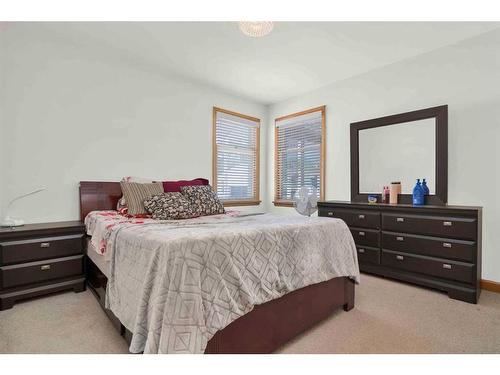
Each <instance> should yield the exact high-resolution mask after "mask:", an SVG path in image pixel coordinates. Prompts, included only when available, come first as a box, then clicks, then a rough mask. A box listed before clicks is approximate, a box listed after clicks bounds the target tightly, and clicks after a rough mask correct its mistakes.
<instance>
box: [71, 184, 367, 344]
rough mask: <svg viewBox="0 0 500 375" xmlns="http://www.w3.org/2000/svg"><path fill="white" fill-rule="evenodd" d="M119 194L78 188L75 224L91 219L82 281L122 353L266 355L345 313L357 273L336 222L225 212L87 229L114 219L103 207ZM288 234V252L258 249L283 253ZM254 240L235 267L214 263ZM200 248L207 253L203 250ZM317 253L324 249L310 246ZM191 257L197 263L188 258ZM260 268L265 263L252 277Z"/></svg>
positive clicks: (109, 187)
mask: <svg viewBox="0 0 500 375" xmlns="http://www.w3.org/2000/svg"><path fill="white" fill-rule="evenodd" d="M120 196H121V189H120V185H119V183H117V182H81V183H80V208H81V210H80V211H81V218H82V220H84V219H85V218H86V217H87V215H88V214H89V213H91V215H89V216H88V217H87V223H88V224H89V223H91V221H89V220H91V219H92V217H94V219H95V220H94V224H89V232H90V233H94V235H93V236H92V238H91V239H89V241H88V246H87V254H88V257H87V280H88V285H89V287H90V289H91V290H92V291H93V292H94V295H95V296H96V297H97V298H98V300H99V301H100V303H101V305H102V306H103V308H104V309H105V311H106V313H107V314H108V316H109V317H110V318H111V320H112V321H113V323H114V324H115V325H116V327H117V329H119V330H120V333H121V334H122V335H123V336H124V337H125V339H127V341H128V342H129V344H130V351H131V352H134V353H137V352H145V353H200V352H201V353H203V352H204V353H270V352H273V351H275V350H276V349H277V348H279V347H280V346H281V345H283V344H284V343H285V342H287V341H289V340H290V339H291V338H293V337H295V336H297V335H298V334H299V333H301V332H303V331H304V330H306V329H307V328H309V327H311V326H312V325H314V324H315V323H317V322H319V321H321V320H323V319H324V318H326V317H327V316H329V315H330V314H331V313H332V311H334V310H335V309H337V308H340V307H343V308H344V310H345V311H349V310H351V309H352V308H353V307H354V284H355V282H356V281H357V280H358V277H359V269H358V264H357V258H356V250H355V246H354V242H353V240H352V237H351V236H350V233H349V231H348V229H347V226H345V224H344V223H343V222H341V221H338V220H335V219H323V218H317V219H316V220H309V221H305V220H307V218H302V217H298V216H295V217H290V218H288V219H278V218H276V217H273V216H272V215H267V214H264V215H240V214H234V215H231V214H227V215H222V216H223V217H221V218H200V219H198V221H196V220H195V219H192V220H191V221H190V220H188V221H182V223H179V222H177V221H176V223H172V222H169V223H160V222H154V223H152V222H148V221H147V220H145V221H138V222H134V223H128V222H120V223H118V224H116V223H114V222H112V221H111V222H112V223H113V225H111V226H110V227H112V226H113V227H114V229H110V230H109V231H101V232H98V231H96V230H95V228H94V227H96V222H97V221H96V220H100V218H101V216H102V217H104V218H105V219H106V220H113V219H112V218H106V211H108V210H113V209H114V208H115V207H116V202H117V201H118V199H119V198H120ZM108 212H110V213H109V215H110V216H113V215H114V214H113V213H112V211H108ZM96 217H97V219H96ZM115 224H116V225H115ZM101 227H104V226H103V224H102V223H101ZM92 228H94V229H92ZM330 231H335V233H336V234H335V236H333V235H330ZM98 233H100V234H98ZM102 233H107V235H108V236H107V238H106V244H105V254H104V255H100V254H98V253H99V252H102V249H101V248H99V247H100V245H102V238H100V237H99V236H101V237H102V236H103V235H102ZM288 234H289V236H291V237H293V236H297V237H293V238H292V240H291V241H290V245H287V246H288V247H287V248H290V249H292V250H290V251H289V252H285V253H286V254H285V255H283V254H282V253H280V252H274V253H272V254H273V255H271V252H270V253H269V255H263V254H262V252H266V251H267V250H265V251H263V250H262V249H266V248H274V247H272V246H271V247H269V246H267V245H266V244H265V243H264V242H265V241H268V238H270V236H271V237H272V236H274V237H273V238H276V239H277V241H278V242H279V244H280V246H281V247H279V248H284V247H283V246H285V245H283V244H284V242H283V241H284V239H285V238H286V236H287V235H288ZM261 235H262V236H263V239H262V241H263V242H262V241H261V242H260V243H261V244H262V246H261V245H259V248H257V246H255V249H252V246H253V245H251V246H250V250H248V249H249V247H248V246H246V247H244V248H245V249H246V250H241V251H242V252H245V254H247V255H248V256H247V257H246V258H245V260H242V261H241V262H240V263H241V264H244V265H243V266H235V265H234V264H236V263H238V262H233V263H234V264H233V263H231V262H230V264H231V266H227V264H228V263H227V262H226V261H225V260H224V261H222V260H220V261H219V260H218V258H217V256H216V255H217V254H219V253H224V252H225V250H224V247H226V245H227V247H228V248H229V249H230V252H231V254H233V255H231V256H232V257H233V258H231V259H233V261H234V259H236V257H237V255H234V254H236V250H235V249H236V248H237V247H238V246H237V245H236V242H234V241H236V240H238V241H240V242H241V241H247V242H248V241H250V243H252V244H253V243H257V241H260V239H259V240H258V239H257V237H259V236H261ZM252 236H253V237H252ZM307 236H309V237H307ZM317 236H327V237H325V238H328V240H329V241H332V242H333V243H330V244H329V245H328V246H325V245H319V244H318V243H319V242H321V243H323V244H324V243H326V242H328V241H325V240H324V239H322V240H321V241H320V240H319V239H317V238H316V237H317ZM259 238H260V237H259ZM299 239H300V240H299ZM92 240H94V241H92ZM231 241H233V242H231ZM252 241H253V242H252ZM301 241H306V242H305V243H302V242H301ZM206 243H209V244H211V245H210V246H211V247H210V249H212V250H210V251H204V250H203V248H202V244H206ZM299 245H300V246H299ZM306 245H307V246H306ZM275 247H276V246H275ZM285 247H286V246H285ZM306 247H308V251H307V252H305V251H304V249H305V248H306ZM325 247H327V248H331V251H327V252H325V251H324V250H321V249H320V250H321V251H320V250H318V249H319V248H325ZM213 249H215V250H213ZM300 251H302V252H300ZM322 251H323V252H322ZM200 252H202V253H203V254H205V255H203V256H204V257H205V258H204V259H205V260H204V261H203V262H201V261H197V262H192V258H193V257H197V256H198V255H199V254H201V253H200ZM294 254H295V255H294ZM297 254H300V256H297ZM200 256H201V255H200ZM263 256H264V258H263ZM266 256H268V259H267V260H266V258H265V257H266ZM206 257H209V258H210V262H208V261H207V259H208V258H206ZM318 257H320V258H318ZM328 257H330V258H331V259H327V258H328ZM103 258H104V260H103ZM212 258H213V259H212ZM323 258H324V259H323ZM200 259H201V258H200ZM221 259H222V258H221ZM290 259H292V260H293V262H292V260H290ZM179 262H180V263H179ZM259 262H260V263H259ZM263 262H265V263H266V264H269V266H266V267H264V266H262V267H261V268H262V270H256V271H255V272H253V271H252V270H253V269H255V268H256V267H255V264H264V263H263ZM177 264H183V265H184V266H183V267H181V268H179V267H177V266H176V265H177ZM199 264H203V267H201V266H198V265H199ZM278 264H279V265H280V266H277V265H278ZM290 264H291V266H290ZM176 267H177V268H176ZM252 267H253V268H252ZM311 267H312V268H311ZM176 270H177V271H176ZM179 270H182V271H179ZM247 271H248V273H245V272H247ZM188 273H189V277H188V276H186V275H188ZM177 274H179V275H182V283H181V284H180V281H179V280H180V279H179V278H180V277H181V276H179V277H177V276H175V275H177ZM332 275H334V277H332ZM259 278H260V279H259ZM186 280H187V281H186ZM207 280H209V281H207ZM214 280H215V281H214ZM259 283H260V284H259ZM212 284H213V285H220V286H221V287H220V288H219V289H216V288H215V287H214V288H211V287H209V286H210V285H212ZM106 290H107V297H105V293H106Z"/></svg>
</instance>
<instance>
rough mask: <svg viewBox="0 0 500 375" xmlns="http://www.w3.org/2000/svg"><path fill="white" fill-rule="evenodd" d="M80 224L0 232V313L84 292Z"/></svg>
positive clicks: (71, 222) (40, 226)
mask: <svg viewBox="0 0 500 375" xmlns="http://www.w3.org/2000/svg"><path fill="white" fill-rule="evenodd" d="M84 236H85V226H84V225H83V224H82V223H81V222H80V221H67V222H58V223H43V224H29V225H24V226H21V227H15V228H0V310H6V309H10V308H12V307H13V306H14V304H15V303H16V302H17V301H20V300H23V299H26V298H33V297H39V296H42V295H46V294H49V293H54V292H60V291H64V290H73V291H75V292H81V291H83V290H85V276H84Z"/></svg>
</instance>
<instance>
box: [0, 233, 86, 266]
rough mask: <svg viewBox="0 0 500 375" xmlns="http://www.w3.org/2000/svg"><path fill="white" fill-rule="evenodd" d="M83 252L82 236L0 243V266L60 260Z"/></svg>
mask: <svg viewBox="0 0 500 375" xmlns="http://www.w3.org/2000/svg"><path fill="white" fill-rule="evenodd" d="M82 252H83V234H76V235H71V236H60V237H45V238H35V239H26V240H20V241H9V242H0V265H8V264H15V263H23V262H31V261H35V260H40V259H50V258H60V257H64V256H68V255H73V254H80V253H82Z"/></svg>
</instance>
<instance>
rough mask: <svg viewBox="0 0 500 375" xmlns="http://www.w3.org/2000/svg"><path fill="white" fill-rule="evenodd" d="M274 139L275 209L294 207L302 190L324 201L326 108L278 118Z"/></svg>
mask: <svg viewBox="0 0 500 375" xmlns="http://www.w3.org/2000/svg"><path fill="white" fill-rule="evenodd" d="M274 138H275V140H274V141H275V160H274V174H275V176H274V178H275V186H274V194H275V197H274V205H275V206H292V205H293V201H292V199H293V197H294V195H295V193H296V192H297V191H298V190H299V189H300V188H301V187H302V186H307V187H310V188H315V189H316V192H317V194H318V198H319V199H324V191H325V186H324V184H325V180H324V169H325V160H324V159H325V106H322V107H318V108H313V109H310V110H307V111H303V112H299V113H294V114H292V115H288V116H284V117H280V118H277V119H276V121H275V129H274Z"/></svg>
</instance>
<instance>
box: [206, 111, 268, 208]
mask: <svg viewBox="0 0 500 375" xmlns="http://www.w3.org/2000/svg"><path fill="white" fill-rule="evenodd" d="M217 112H221V113H226V114H228V115H233V116H237V117H241V118H244V119H246V120H250V121H255V122H257V123H258V124H259V126H258V127H257V134H256V137H257V140H256V141H257V143H256V149H255V164H256V165H255V167H256V170H255V181H254V191H255V196H254V197H253V198H252V199H248V200H247V199H245V200H221V202H222V203H223V204H224V206H226V207H230V206H258V205H260V203H261V200H260V125H261V123H260V119H258V118H257V117H252V116H248V115H244V114H242V113H238V112H234V111H229V110H227V109H223V108H219V107H213V110H212V187H213V189H214V191H215V192H216V193H217V139H216V129H217Z"/></svg>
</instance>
